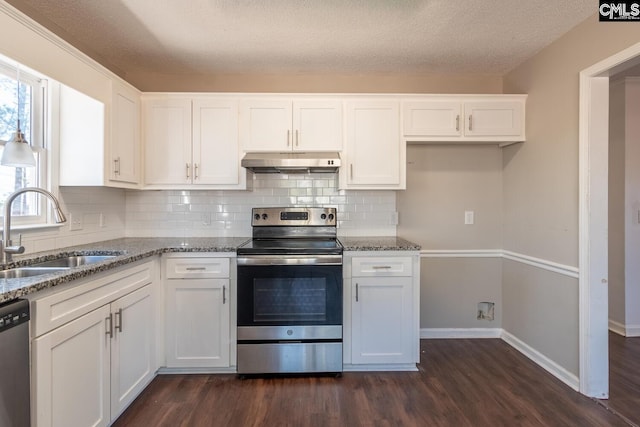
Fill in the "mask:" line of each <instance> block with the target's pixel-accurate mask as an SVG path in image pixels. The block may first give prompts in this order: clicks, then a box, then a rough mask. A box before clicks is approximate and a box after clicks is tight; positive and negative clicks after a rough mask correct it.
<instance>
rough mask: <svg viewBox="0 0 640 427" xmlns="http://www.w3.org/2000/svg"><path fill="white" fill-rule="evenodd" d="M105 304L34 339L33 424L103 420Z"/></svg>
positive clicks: (62, 425) (58, 426) (106, 414)
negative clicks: (34, 409)
mask: <svg viewBox="0 0 640 427" xmlns="http://www.w3.org/2000/svg"><path fill="white" fill-rule="evenodd" d="M109 314H110V313H109V307H108V306H105V307H102V308H99V309H96V310H94V311H92V312H90V313H88V314H86V315H84V316H82V317H80V318H78V319H76V320H74V321H72V322H69V323H67V324H66V325H64V326H61V327H60V328H57V329H55V330H53V331H52V332H49V333H48V334H45V335H43V336H41V337H39V338H37V339H35V340H33V347H32V352H33V355H32V358H33V369H34V382H33V383H34V386H35V390H34V392H33V393H34V395H35V400H36V401H35V408H36V411H35V417H36V419H35V421H34V422H33V425H35V426H52V427H67V426H106V425H108V424H109V422H110V411H109V345H110V343H109V341H110V338H109V336H108V335H107V334H106V332H107V326H108V322H109V321H108V319H109Z"/></svg>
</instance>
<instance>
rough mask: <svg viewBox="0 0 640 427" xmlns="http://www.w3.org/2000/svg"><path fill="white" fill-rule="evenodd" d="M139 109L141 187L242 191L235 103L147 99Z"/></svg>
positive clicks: (205, 99) (214, 99)
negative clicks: (141, 139) (142, 132)
mask: <svg viewBox="0 0 640 427" xmlns="http://www.w3.org/2000/svg"><path fill="white" fill-rule="evenodd" d="M142 105H143V121H144V127H143V128H144V153H145V155H144V157H145V162H144V163H145V173H144V176H145V178H144V184H145V188H149V189H161V188H165V189H171V188H193V189H246V170H245V169H243V168H241V167H240V158H241V153H240V146H239V139H238V104H237V101H235V100H231V99H222V98H217V97H195V98H176V97H166V96H160V97H153V96H151V97H145V98H143V102H142Z"/></svg>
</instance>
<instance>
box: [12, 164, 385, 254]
mask: <svg viewBox="0 0 640 427" xmlns="http://www.w3.org/2000/svg"><path fill="white" fill-rule="evenodd" d="M249 177H250V178H251V177H253V183H252V184H253V190H252V191H212V190H183V191H178V190H175V191H174V190H162V191H148V190H144V191H141V190H126V191H125V190H121V189H116V188H106V187H61V188H60V192H59V195H60V202H61V204H62V209H63V211H64V212H65V214H66V215H67V216H68V217H69V221H68V222H67V223H65V224H62V225H60V226H54V227H48V228H45V229H35V230H33V229H32V230H20V229H19V228H18V227H16V229H14V230H12V235H13V237H14V239H16V240H17V238H18V235H19V234H22V243H23V245H24V246H25V248H26V253H32V252H39V251H46V250H52V249H58V248H62V247H66V246H74V245H81V244H86V243H91V242H98V241H102V240H109V239H117V238H121V237H192V236H198V237H208V236H211V237H213V236H237V237H244V236H247V237H248V236H250V235H251V222H250V220H251V208H253V207H261V206H275V207H278V206H284V207H286V206H326V207H335V208H337V210H338V234H339V235H341V236H395V235H396V224H395V219H396V218H397V214H396V193H395V191H345V190H338V182H337V180H338V178H337V175H336V174H307V175H298V174H292V175H280V174H268V175H249ZM78 221H79V224H76V225H75V226H73V227H72V225H73V224H72V222H76V223H77V222H78Z"/></svg>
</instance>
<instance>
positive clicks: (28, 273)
mask: <svg viewBox="0 0 640 427" xmlns="http://www.w3.org/2000/svg"><path fill="white" fill-rule="evenodd" d="M68 269H69V267H18V268H12V269H10V270H2V271H0V279H19V278H21V277H33V276H42V275H44V274H50V273H55V272H57V271H65V270H68Z"/></svg>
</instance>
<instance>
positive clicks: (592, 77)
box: [579, 43, 640, 398]
mask: <svg viewBox="0 0 640 427" xmlns="http://www.w3.org/2000/svg"><path fill="white" fill-rule="evenodd" d="M638 64H640V43H637V44H635V45H633V46H631V47H630V48H628V49H625V50H623V51H621V52H619V53H617V54H616V55H613V56H611V57H609V58H607V59H605V60H603V61H600V62H598V63H597V64H595V65H593V66H591V67H589V68H587V69H585V70H583V71H582V72H581V73H580V113H579V114H580V116H579V120H580V121H579V123H580V124H579V126H580V129H579V135H580V136H579V175H580V176H579V184H580V187H579V229H580V233H579V234H580V237H579V271H580V273H579V294H580V296H579V300H580V301H579V302H580V392H581V393H583V394H585V395H587V396H591V397H596V398H607V397H608V395H609V369H608V368H609V352H608V342H609V339H608V181H609V180H608V150H609V135H608V124H609V76H611V75H614V74H617V73H620V72H622V71H624V70H627V69H629V68H632V67H635V66H637V65H638Z"/></svg>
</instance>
